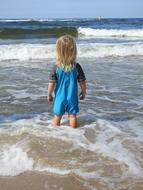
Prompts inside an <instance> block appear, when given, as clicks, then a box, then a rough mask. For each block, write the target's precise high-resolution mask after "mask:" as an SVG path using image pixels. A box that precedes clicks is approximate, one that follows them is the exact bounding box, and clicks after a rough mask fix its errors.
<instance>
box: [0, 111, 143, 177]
mask: <svg viewBox="0 0 143 190" xmlns="http://www.w3.org/2000/svg"><path fill="white" fill-rule="evenodd" d="M86 116H87V115H86ZM44 117H45V118H47V114H45V115H41V116H40V115H38V116H36V117H34V118H31V119H21V120H17V121H15V122H11V123H9V124H8V126H10V127H6V128H2V127H1V128H0V136H1V138H2V137H8V139H6V144H0V145H1V146H0V148H1V152H0V168H1V170H0V175H4V176H7V175H13V176H14V175H18V174H20V173H23V172H25V171H41V172H42V171H47V172H48V173H56V174H61V175H65V174H69V173H75V174H76V175H79V176H80V177H85V178H87V177H88V178H90V177H91V178H93V177H95V175H96V174H98V175H102V174H101V173H100V171H101V169H103V168H104V163H105V159H106V161H107V163H108V161H109V160H108V158H110V162H111V160H113V162H111V163H112V164H113V166H116V165H118V166H120V167H121V170H119V172H122V173H120V175H121V176H124V175H126V176H127V175H129V176H131V175H133V176H136V177H138V176H139V178H141V177H143V172H142V166H141V165H140V162H139V160H140V159H141V155H140V150H139V149H138V151H137V150H136V146H137V145H138V146H139V147H141V142H142V141H141V139H142V136H138V135H137V134H136V130H137V129H139V130H141V127H139V126H136V125H135V126H136V127H134V125H132V127H131V128H129V127H128V126H126V127H127V129H130V130H129V131H131V136H129V132H128V131H124V130H121V129H120V128H119V126H116V125H113V124H111V123H110V122H108V121H106V120H101V119H100V120H97V121H96V122H95V121H93V122H92V123H91V124H87V125H84V127H79V128H77V129H76V131H75V130H74V129H72V128H70V127H68V126H61V127H60V128H55V127H53V126H51V125H49V124H48V122H50V121H47V120H45V119H44ZM83 117H84V118H85V115H83ZM88 117H89V116H88ZM88 119H89V118H87V120H88ZM135 123H136V121H135ZM135 123H134V124H135ZM43 124H44V125H43ZM45 124H46V125H45ZM136 124H137V123H136ZM32 126H33V127H32ZM123 126H124V125H123ZM135 134H136V136H134V135H135ZM140 134H141V135H142V133H140ZM15 137H16V139H17V142H16V141H15V140H14V139H15ZM17 137H18V138H17ZM12 139H13V140H14V141H13V143H14V144H11V143H12ZM37 139H39V140H37ZM53 139H54V140H53ZM129 139H130V140H131V141H132V142H133V143H134V144H133V145H132V144H131V145H130V146H129V144H128V141H127V142H126V140H129ZM2 142H3V141H2ZM15 143H16V144H15ZM35 143H36V144H35ZM58 143H60V144H61V146H58ZM126 143H127V146H125V145H126ZM139 143H140V144H139ZM35 145H37V146H35ZM55 145H56V146H55ZM64 145H66V146H65V147H64ZM47 146H48V149H47ZM37 147H38V149H37ZM130 147H131V149H130ZM39 148H40V149H41V150H42V152H41V151H39ZM63 148H65V150H66V151H65V152H63ZM53 149H54V151H53ZM47 150H48V151H47ZM86 150H87V151H88V155H89V154H91V155H92V156H93V155H96V158H97V160H99V159H100V161H101V167H99V168H98V167H97V166H98V162H97V161H95V160H92V159H91V160H89V157H88V156H87V155H86ZM57 151H58V155H59V156H58V160H57V161H56V159H55V160H53V159H54V158H55V157H54V155H56V152H57ZM74 151H77V152H78V151H79V152H80V154H74V153H75V152H74ZM44 153H45V154H44ZM64 153H65V157H64V156H63V155H64ZM67 153H68V154H67ZM49 155H53V158H52V161H53V162H51V163H50V156H49ZM67 155H68V156H67ZM71 155H72V160H71ZM80 155H83V159H82V158H81V156H80ZM66 156H67V157H66ZM84 156H85V157H84ZM86 156H87V157H86ZM102 156H103V157H104V159H103V157H102ZM87 158H88V159H87ZM17 162H18V163H19V164H18V165H17ZM57 163H58V164H57ZM80 163H82V164H80ZM125 166H126V167H125ZM91 167H94V168H96V171H97V173H94V171H93V169H92V170H91ZM87 169H88V170H87ZM87 171H88V175H87ZM109 180H110V177H109Z"/></svg>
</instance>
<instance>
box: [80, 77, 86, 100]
mask: <svg viewBox="0 0 143 190" xmlns="http://www.w3.org/2000/svg"><path fill="white" fill-rule="evenodd" d="M79 85H80V88H81V92H80V94H79V98H80V100H83V99H84V98H85V96H86V81H85V80H84V81H81V82H79Z"/></svg>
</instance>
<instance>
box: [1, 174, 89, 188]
mask: <svg viewBox="0 0 143 190" xmlns="http://www.w3.org/2000/svg"><path fill="white" fill-rule="evenodd" d="M55 189H58V190H73V189H74V190H87V188H86V187H85V186H84V185H83V183H82V181H80V179H77V178H75V177H73V176H60V177H59V175H55V174H53V175H52V174H41V173H38V172H25V173H23V174H20V175H18V176H11V177H4V176H1V177H0V190H55Z"/></svg>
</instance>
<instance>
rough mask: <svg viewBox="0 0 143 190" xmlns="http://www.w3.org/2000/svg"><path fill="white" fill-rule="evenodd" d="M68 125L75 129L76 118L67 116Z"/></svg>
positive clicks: (70, 115) (71, 115)
mask: <svg viewBox="0 0 143 190" xmlns="http://www.w3.org/2000/svg"><path fill="white" fill-rule="evenodd" d="M69 125H70V126H71V127H73V128H77V117H76V115H74V114H69Z"/></svg>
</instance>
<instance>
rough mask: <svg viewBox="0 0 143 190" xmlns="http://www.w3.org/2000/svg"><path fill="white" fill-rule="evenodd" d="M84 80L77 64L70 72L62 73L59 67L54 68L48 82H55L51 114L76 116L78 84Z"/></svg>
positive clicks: (77, 109)
mask: <svg viewBox="0 0 143 190" xmlns="http://www.w3.org/2000/svg"><path fill="white" fill-rule="evenodd" d="M83 80H86V79H85V75H84V72H83V70H82V68H81V66H80V65H79V64H78V63H77V64H75V67H74V68H72V69H71V70H70V71H64V70H63V69H62V68H61V67H59V66H54V68H53V70H52V73H51V74H50V82H56V87H55V91H54V94H55V99H54V107H53V112H54V114H55V115H63V114H64V113H65V112H68V113H69V114H76V113H77V112H78V111H79V108H78V84H77V82H80V81H83Z"/></svg>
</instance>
